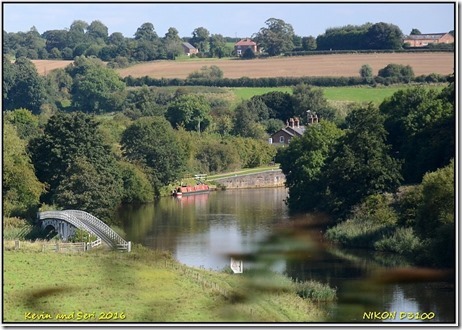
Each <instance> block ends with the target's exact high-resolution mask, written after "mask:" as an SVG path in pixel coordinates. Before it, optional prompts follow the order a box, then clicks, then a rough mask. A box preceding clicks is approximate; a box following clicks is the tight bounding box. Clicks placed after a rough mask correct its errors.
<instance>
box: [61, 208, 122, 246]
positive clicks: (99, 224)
mask: <svg viewBox="0 0 462 330" xmlns="http://www.w3.org/2000/svg"><path fill="white" fill-rule="evenodd" d="M65 212H69V213H70V214H74V215H75V216H76V217H77V218H81V219H85V220H86V221H89V222H90V223H92V224H93V225H95V226H96V227H97V228H99V229H100V230H102V231H103V232H104V233H105V234H106V235H108V236H109V237H110V238H111V239H112V240H114V241H116V242H117V243H119V244H126V243H127V242H126V241H125V240H124V239H123V238H122V237H121V236H120V235H119V234H117V233H116V232H115V231H114V230H113V229H112V228H111V227H109V226H108V225H107V224H105V223H104V222H103V221H101V220H100V219H98V218H97V217H95V216H94V215H92V214H90V213H88V212H85V211H81V210H65Z"/></svg>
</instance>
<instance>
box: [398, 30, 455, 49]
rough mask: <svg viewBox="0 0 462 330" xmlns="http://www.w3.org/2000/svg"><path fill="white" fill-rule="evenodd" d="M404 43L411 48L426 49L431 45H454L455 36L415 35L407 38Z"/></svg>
mask: <svg viewBox="0 0 462 330" xmlns="http://www.w3.org/2000/svg"><path fill="white" fill-rule="evenodd" d="M403 42H404V43H405V44H409V45H410V47H425V46H428V45H429V44H450V43H454V36H453V35H451V34H450V33H428V34H413V35H409V36H407V37H405V38H404V40H403Z"/></svg>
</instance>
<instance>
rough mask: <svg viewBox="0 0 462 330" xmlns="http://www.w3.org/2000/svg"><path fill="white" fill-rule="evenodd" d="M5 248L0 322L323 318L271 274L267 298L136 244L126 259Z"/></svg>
mask: <svg viewBox="0 0 462 330" xmlns="http://www.w3.org/2000/svg"><path fill="white" fill-rule="evenodd" d="M6 246H7V244H5V249H4V252H3V258H4V260H3V290H4V291H3V293H4V295H3V312H4V313H3V321H4V322H43V321H37V320H33V319H30V317H32V313H35V314H37V315H44V316H46V317H47V315H49V317H50V319H48V320H47V321H48V322H50V321H51V322H85V321H87V322H88V321H89V322H190V323H193V322H310V321H311V322H312V321H322V320H323V318H324V316H325V315H324V314H323V312H321V311H320V309H319V308H318V307H317V306H316V305H315V304H314V303H312V302H311V300H309V299H302V298H300V297H299V296H298V295H297V294H296V293H295V291H294V290H296V288H295V289H294V285H293V284H292V283H293V282H291V281H290V280H289V279H287V278H285V277H282V276H279V277H278V276H277V275H274V276H275V277H274V278H272V281H273V283H274V284H275V285H276V286H277V287H278V289H277V290H273V291H269V292H267V291H258V290H257V289H255V287H254V286H252V282H251V280H249V277H248V276H243V274H242V275H234V274H229V273H225V272H212V271H207V270H204V269H197V268H190V267H186V266H184V265H181V264H179V263H177V262H176V261H174V260H173V259H172V258H171V257H170V256H169V255H167V254H166V253H163V252H158V251H151V250H148V249H146V248H143V247H140V246H135V247H134V249H133V251H132V252H130V253H120V252H111V251H105V250H94V251H89V252H81V253H56V252H39V251H40V249H38V251H33V250H27V251H26V250H22V248H21V250H18V251H15V250H11V249H7V248H6ZM267 280H268V278H267ZM28 313H30V314H28ZM116 313H117V314H116ZM85 314H86V316H87V317H88V319H87V320H84V319H83V317H84V316H85ZM57 315H63V316H67V317H68V318H69V319H67V320H57V319H56V317H57ZM103 316H106V317H108V316H111V319H110V320H102V319H100V318H101V317H103ZM116 317H117V319H116ZM79 318H81V319H79Z"/></svg>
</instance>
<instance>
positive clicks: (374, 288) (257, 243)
mask: <svg viewBox="0 0 462 330" xmlns="http://www.w3.org/2000/svg"><path fill="white" fill-rule="evenodd" d="M286 195H287V191H286V189H285V188H266V189H244V190H227V191H217V192H211V193H209V194H199V195H192V196H183V197H182V198H181V199H177V198H173V197H172V198H170V197H169V198H162V199H160V200H159V201H158V202H156V203H153V204H145V205H138V206H135V205H128V206H124V207H123V208H121V209H120V210H119V212H118V221H119V223H122V224H123V229H124V231H125V233H126V235H127V239H128V240H131V241H132V242H134V243H140V244H143V245H144V246H147V247H150V248H152V249H161V250H167V251H170V252H171V253H172V254H173V255H174V257H175V258H176V259H177V260H179V261H180V262H182V263H184V264H186V265H189V266H194V267H203V268H206V269H211V270H215V271H222V270H226V269H228V268H229V264H230V256H231V255H234V256H242V258H243V259H245V260H247V259H249V256H250V257H251V258H250V259H252V260H253V261H252V262H244V271H245V269H246V268H247V269H248V268H249V267H254V266H255V265H256V264H258V263H259V262H260V264H261V263H262V262H264V263H265V266H267V267H268V268H271V269H272V270H273V271H275V272H280V273H284V274H286V275H287V276H289V277H291V278H293V279H296V280H315V281H318V282H322V283H325V284H328V285H329V286H331V287H333V288H336V290H337V296H338V300H337V301H336V303H333V304H330V305H325V306H323V307H324V308H325V309H326V310H327V311H328V314H329V317H330V319H329V320H328V321H330V322H341V323H343V322H347V323H350V322H382V321H383V322H422V321H424V320H422V318H424V319H426V320H425V321H426V322H428V321H430V322H449V323H453V322H455V285H454V283H452V282H447V281H441V280H435V279H434V277H432V276H429V277H428V278H427V277H425V276H424V277H423V278H422V277H419V278H418V280H417V277H416V280H415V281H413V280H412V277H411V281H409V279H408V277H406V280H403V279H404V278H403V277H400V276H401V275H402V274H401V273H400V272H399V270H402V269H405V270H410V271H411V272H414V273H415V274H419V272H421V270H420V269H417V268H412V267H411V265H410V264H409V263H408V262H407V261H405V260H402V258H400V257H398V256H394V255H390V254H379V253H373V252H371V251H355V250H349V249H341V248H339V247H336V246H334V245H333V244H331V243H330V242H327V241H326V240H325V239H324V238H323V231H324V230H325V221H326V219H325V217H324V216H322V215H303V216H295V215H291V214H289V212H288V209H287V207H286V205H285V204H284V199H285V198H286ZM268 260H270V261H268ZM391 275H395V277H393V276H391ZM390 277H392V278H394V280H392V281H383V279H384V278H390Z"/></svg>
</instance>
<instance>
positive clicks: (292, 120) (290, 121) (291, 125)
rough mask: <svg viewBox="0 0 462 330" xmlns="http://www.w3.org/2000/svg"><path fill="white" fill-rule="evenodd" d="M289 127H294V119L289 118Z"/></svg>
mask: <svg viewBox="0 0 462 330" xmlns="http://www.w3.org/2000/svg"><path fill="white" fill-rule="evenodd" d="M289 123H290V127H292V128H294V119H293V118H290V119H289Z"/></svg>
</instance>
